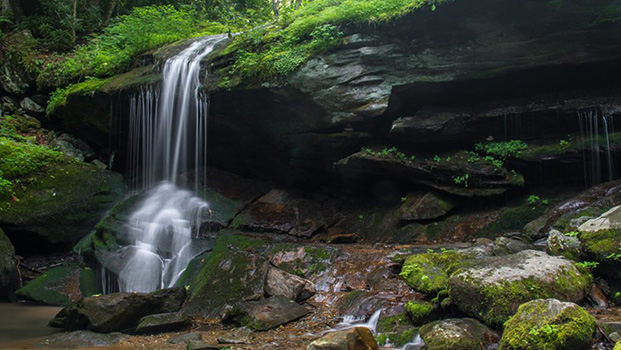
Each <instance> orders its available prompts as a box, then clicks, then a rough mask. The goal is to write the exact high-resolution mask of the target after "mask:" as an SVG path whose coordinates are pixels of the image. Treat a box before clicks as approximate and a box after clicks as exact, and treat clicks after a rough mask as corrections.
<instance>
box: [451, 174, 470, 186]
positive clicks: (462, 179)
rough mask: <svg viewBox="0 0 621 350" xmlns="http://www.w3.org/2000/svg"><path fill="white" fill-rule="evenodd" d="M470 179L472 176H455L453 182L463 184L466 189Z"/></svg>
mask: <svg viewBox="0 0 621 350" xmlns="http://www.w3.org/2000/svg"><path fill="white" fill-rule="evenodd" d="M469 178H470V174H464V175H460V176H453V182H454V183H455V184H456V185H461V184H463V185H464V186H465V187H468V179H469Z"/></svg>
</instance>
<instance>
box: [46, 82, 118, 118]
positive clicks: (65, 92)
mask: <svg viewBox="0 0 621 350" xmlns="http://www.w3.org/2000/svg"><path fill="white" fill-rule="evenodd" d="M109 82H110V79H97V78H91V79H88V80H85V81H83V82H81V83H77V84H71V85H68V86H66V87H64V88H58V89H56V91H54V92H53V93H52V94H51V95H50V101H49V102H48V105H47V108H46V110H45V112H46V113H47V114H48V115H50V114H52V113H54V111H55V110H56V109H57V108H58V107H61V106H64V105H66V104H67V101H68V100H69V99H70V98H71V96H88V95H93V94H94V93H95V92H96V91H97V90H99V89H101V88H102V87H104V86H105V85H106V84H108V83H109Z"/></svg>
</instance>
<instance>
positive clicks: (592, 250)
mask: <svg viewBox="0 0 621 350" xmlns="http://www.w3.org/2000/svg"><path fill="white" fill-rule="evenodd" d="M580 241H581V244H582V249H583V250H584V252H585V253H586V254H588V255H589V256H591V257H593V258H596V259H597V261H607V260H609V259H608V257H609V256H610V255H611V254H614V253H619V248H621V234H619V232H618V231H617V230H614V229H613V230H601V231H596V232H582V233H580Z"/></svg>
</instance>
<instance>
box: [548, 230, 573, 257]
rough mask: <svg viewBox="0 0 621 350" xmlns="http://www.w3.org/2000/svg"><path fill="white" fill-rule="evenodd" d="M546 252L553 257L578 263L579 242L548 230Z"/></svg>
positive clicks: (558, 232)
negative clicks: (560, 257)
mask: <svg viewBox="0 0 621 350" xmlns="http://www.w3.org/2000/svg"><path fill="white" fill-rule="evenodd" d="M546 251H547V252H548V254H550V255H553V256H564V257H565V258H567V259H569V260H574V261H578V260H580V255H581V253H582V250H581V249H580V240H579V239H578V238H577V237H570V236H566V235H564V234H562V233H561V232H560V231H558V230H554V229H552V230H550V233H549V234H548V239H547V244H546Z"/></svg>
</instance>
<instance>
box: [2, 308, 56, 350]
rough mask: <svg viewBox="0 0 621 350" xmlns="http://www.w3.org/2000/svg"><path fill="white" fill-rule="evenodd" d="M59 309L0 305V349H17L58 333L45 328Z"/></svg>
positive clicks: (52, 329)
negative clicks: (29, 341) (34, 340)
mask: <svg viewBox="0 0 621 350" xmlns="http://www.w3.org/2000/svg"><path fill="white" fill-rule="evenodd" d="M60 310H61V308H60V307H55V306H39V305H28V304H17V303H0V349H11V348H15V349H19V348H23V346H24V345H22V344H26V343H28V340H31V339H33V338H39V337H44V336H47V335H50V334H54V333H58V332H60V330H59V329H54V328H51V327H48V326H47V323H48V322H49V320H51V319H52V318H53V317H54V316H55V315H56V314H57V313H58V312H59V311H60Z"/></svg>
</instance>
